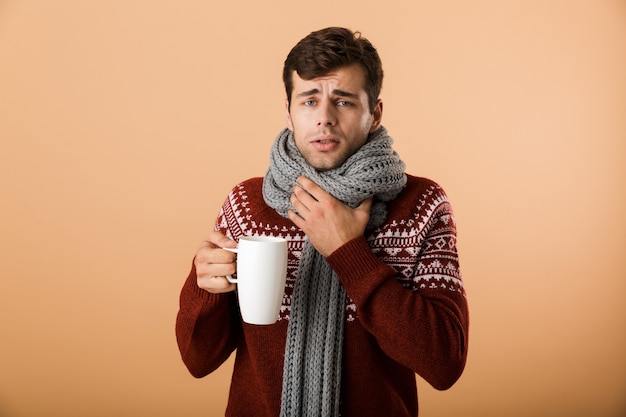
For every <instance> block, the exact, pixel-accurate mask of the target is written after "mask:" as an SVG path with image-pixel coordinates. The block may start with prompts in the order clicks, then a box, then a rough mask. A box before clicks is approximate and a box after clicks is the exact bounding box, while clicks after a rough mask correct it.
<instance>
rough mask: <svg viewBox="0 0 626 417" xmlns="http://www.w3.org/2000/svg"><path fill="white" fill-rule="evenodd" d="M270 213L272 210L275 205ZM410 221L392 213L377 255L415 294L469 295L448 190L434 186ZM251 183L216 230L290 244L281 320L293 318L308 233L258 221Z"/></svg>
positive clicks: (377, 236) (378, 238)
mask: <svg viewBox="0 0 626 417" xmlns="http://www.w3.org/2000/svg"><path fill="white" fill-rule="evenodd" d="M267 209H268V210H272V209H270V208H269V207H268V208H267ZM412 210H413V215H412V216H411V217H410V218H404V219H395V218H393V211H391V213H390V215H389V218H388V219H387V221H386V222H385V223H384V224H383V225H382V226H381V227H379V228H377V229H375V230H374V231H372V232H371V233H369V234H368V235H367V242H368V244H369V246H370V248H371V249H372V252H373V253H374V254H375V255H376V256H377V257H378V258H379V259H380V260H381V261H383V262H384V263H385V264H387V265H389V266H390V267H392V268H393V269H394V270H395V271H396V272H397V273H398V275H397V279H398V281H399V282H400V283H401V284H402V285H403V287H405V288H406V289H409V290H412V291H421V290H440V291H456V292H459V293H461V294H463V295H465V290H464V288H463V282H462V280H461V274H460V271H459V260H458V255H457V251H456V233H455V230H456V223H455V218H454V214H453V213H452V209H451V206H450V204H449V202H448V198H447V196H446V194H445V193H444V191H443V190H442V189H441V187H439V186H438V185H437V184H434V183H432V184H430V185H429V186H428V187H426V188H425V190H424V191H423V192H422V194H421V195H420V197H419V200H418V203H417V204H416V205H415V207H413V208H412ZM257 217H258V216H257V213H252V212H251V205H250V196H249V195H248V190H246V187H245V183H241V184H239V185H237V186H236V187H235V188H234V189H233V190H232V192H231V193H230V194H229V196H228V198H227V200H226V202H225V203H224V205H223V206H222V208H221V210H220V212H219V215H218V218H217V221H216V228H217V229H218V230H220V231H222V232H224V233H225V234H226V235H227V236H228V237H229V238H231V239H234V240H238V239H239V238H240V237H241V236H252V235H261V236H262V235H272V236H278V237H283V238H285V239H287V240H288V241H289V261H288V266H287V284H286V288H285V295H284V297H283V305H282V307H281V313H280V317H279V320H287V319H289V313H290V311H291V296H292V293H293V288H294V283H295V279H296V273H297V271H298V264H299V259H300V255H301V253H302V248H303V246H304V243H305V235H304V233H303V232H302V230H300V229H299V228H297V227H296V226H295V225H293V224H292V223H291V222H290V221H287V220H283V223H282V224H264V223H259V222H257V221H255V220H254V219H255V218H257ZM357 317H358V315H357V311H356V305H355V304H354V303H353V301H352V300H350V298H349V296H348V297H347V300H346V320H347V321H348V322H351V321H354V320H355V319H356V318H357Z"/></svg>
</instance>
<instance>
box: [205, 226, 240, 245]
mask: <svg viewBox="0 0 626 417" xmlns="http://www.w3.org/2000/svg"><path fill="white" fill-rule="evenodd" d="M202 246H212V247H216V248H234V247H235V246H237V242H235V241H234V240H232V239H229V238H228V237H226V236H225V235H224V234H222V233H221V232H219V231H217V230H212V231H211V232H209V234H208V235H207V237H206V239H205V240H204V242H202V245H201V247H202Z"/></svg>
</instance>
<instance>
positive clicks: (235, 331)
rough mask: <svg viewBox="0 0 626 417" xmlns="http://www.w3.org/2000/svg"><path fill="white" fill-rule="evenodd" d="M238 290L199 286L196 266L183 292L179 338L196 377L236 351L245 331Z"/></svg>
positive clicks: (182, 352) (187, 364)
mask: <svg viewBox="0 0 626 417" xmlns="http://www.w3.org/2000/svg"><path fill="white" fill-rule="evenodd" d="M234 294H235V293H234V292H231V293H226V294H211V293H209V292H207V291H204V290H203V289H201V288H200V287H198V285H197V282H196V270H195V267H194V266H192V268H191V272H190V273H189V276H188V277H187V279H186V281H185V283H184V285H183V288H182V290H181V293H180V309H179V311H178V315H177V317H176V339H177V342H178V348H179V350H180V354H181V357H182V359H183V362H184V363H185V365H186V366H187V369H189V372H190V373H191V374H192V375H193V376H195V377H196V378H201V377H203V376H206V375H208V374H209V373H211V372H213V371H214V370H215V369H217V368H218V367H219V366H220V365H221V364H222V363H224V361H225V360H226V359H228V357H229V356H230V354H231V353H232V352H233V350H234V349H235V347H236V345H237V340H238V337H239V334H240V332H241V329H240V326H241V325H240V322H239V320H237V317H238V315H237V312H236V311H233V310H234V309H235V308H236V300H235V297H234Z"/></svg>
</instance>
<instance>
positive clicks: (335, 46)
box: [176, 28, 468, 417]
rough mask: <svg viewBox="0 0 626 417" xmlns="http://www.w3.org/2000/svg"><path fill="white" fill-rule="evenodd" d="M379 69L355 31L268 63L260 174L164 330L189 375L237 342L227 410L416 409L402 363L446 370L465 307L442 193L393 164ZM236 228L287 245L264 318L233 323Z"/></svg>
mask: <svg viewBox="0 0 626 417" xmlns="http://www.w3.org/2000/svg"><path fill="white" fill-rule="evenodd" d="M382 78H383V72H382V66H381V63H380V58H379V56H378V53H377V51H376V49H374V47H373V46H372V45H371V44H370V43H369V42H368V41H367V40H366V39H364V38H361V37H360V34H358V33H352V32H351V31H349V30H347V29H343V28H327V29H323V30H320V31H317V32H313V33H311V34H310V35H308V36H307V37H305V38H304V39H302V40H301V41H300V42H299V43H298V44H297V45H296V46H295V47H294V48H293V49H292V50H291V52H290V53H289V55H288V57H287V59H286V61H285V66H284V70H283V81H284V83H285V89H286V93H287V100H286V106H285V108H286V117H287V128H286V129H284V130H283V131H281V132H280V133H279V135H278V137H277V138H276V140H275V143H274V145H273V147H272V149H271V153H270V167H269V169H268V171H267V173H266V175H265V177H264V178H253V179H250V180H247V181H245V182H243V183H241V184H239V185H237V186H236V187H234V188H233V190H232V191H231V193H230V194H229V196H228V198H227V199H226V201H225V203H224V205H223V206H222V209H221V210H220V213H219V215H218V218H217V221H216V230H215V231H213V232H211V233H209V235H208V237H207V239H206V241H205V242H203V244H202V245H201V247H200V249H199V250H198V252H197V254H196V256H195V258H194V264H193V267H192V270H191V273H190V274H189V277H188V278H187V280H186V282H185V284H184V286H183V289H182V292H181V298H180V311H179V313H178V318H177V323H176V331H177V339H178V344H179V348H180V351H181V355H182V358H183V361H184V363H185V364H186V366H187V367H188V369H189V371H190V372H191V373H192V374H193V375H194V376H196V377H203V376H205V375H207V374H209V373H210V372H212V371H214V370H215V369H216V368H218V367H219V366H220V365H221V364H222V363H223V362H224V361H225V360H226V359H227V358H228V357H229V356H230V354H231V353H232V352H233V351H234V350H236V351H237V353H236V359H235V365H234V371H233V378H232V383H231V389H230V396H229V400H228V406H227V410H226V415H228V416H255V417H259V416H279V415H280V416H312V415H323V416H338V415H341V416H346V417H347V416H359V417H363V416H386V417H389V416H416V415H417V413H418V403H417V392H416V381H415V373H417V374H418V375H420V376H421V377H422V378H424V379H425V380H426V381H428V382H429V383H430V384H431V385H432V386H434V387H435V388H437V389H447V388H449V387H450V386H452V385H453V384H454V383H455V382H456V380H457V379H458V378H459V377H460V375H461V373H462V371H463V369H464V366H465V360H466V356H467V342H468V309H467V302H466V298H465V292H464V289H463V285H462V282H461V276H460V273H459V269H458V256H457V250H456V226H455V220H454V216H453V213H452V210H451V207H450V204H449V203H448V200H447V198H446V195H445V193H444V191H443V190H442V189H441V188H440V187H439V186H438V185H437V184H436V183H434V182H432V181H430V180H428V179H424V178H418V177H413V176H410V175H407V174H405V172H404V168H405V167H404V164H403V162H402V161H401V160H400V159H399V157H398V155H397V154H396V153H395V152H394V151H393V149H392V147H391V143H392V140H391V138H390V137H389V135H388V134H387V131H386V129H385V128H384V127H383V126H381V118H382V111H383V105H382V102H381V100H380V99H379V93H380V89H381V86H382ZM244 235H274V236H281V237H283V238H287V239H288V241H289V265H288V277H287V284H286V287H285V295H284V298H283V306H282V309H281V314H280V317H279V320H278V321H277V322H276V323H275V324H272V325H267V326H257V325H250V324H246V323H243V322H242V320H241V317H240V315H239V311H238V306H237V298H236V291H235V289H236V288H235V285H234V284H231V283H229V282H228V281H227V280H226V279H225V276H226V275H230V274H233V273H234V272H235V269H236V264H235V255H234V254H233V253H231V252H229V251H226V250H223V249H222V248H232V247H235V246H236V241H237V240H238V239H239V237H241V236H244Z"/></svg>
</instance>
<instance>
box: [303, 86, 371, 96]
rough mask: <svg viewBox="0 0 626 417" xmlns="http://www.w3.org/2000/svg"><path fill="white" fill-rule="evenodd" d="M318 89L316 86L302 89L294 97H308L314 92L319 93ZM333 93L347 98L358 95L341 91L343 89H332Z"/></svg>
mask: <svg viewBox="0 0 626 417" xmlns="http://www.w3.org/2000/svg"><path fill="white" fill-rule="evenodd" d="M319 93H320V90H319V89H317V88H313V89H311V90H307V91H303V92H301V93H299V94H298V95H296V97H299V98H303V97H308V96H313V95H315V94H319ZM333 95H336V96H339V97H349V98H358V97H359V96H358V95H357V94H354V93H349V92H347V91H343V90H337V89H335V90H333Z"/></svg>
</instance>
